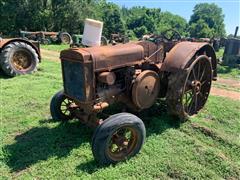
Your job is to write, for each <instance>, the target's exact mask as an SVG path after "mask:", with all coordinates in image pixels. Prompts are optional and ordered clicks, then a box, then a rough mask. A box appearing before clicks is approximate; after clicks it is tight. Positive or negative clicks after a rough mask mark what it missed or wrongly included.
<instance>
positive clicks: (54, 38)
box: [20, 31, 72, 45]
mask: <svg viewBox="0 0 240 180" xmlns="http://www.w3.org/2000/svg"><path fill="white" fill-rule="evenodd" d="M20 37H21V38H23V39H27V40H33V41H38V42H40V43H41V44H45V45H47V44H52V43H56V44H61V43H62V44H71V43H72V37H71V35H70V34H68V33H67V32H46V31H36V32H30V31H20Z"/></svg>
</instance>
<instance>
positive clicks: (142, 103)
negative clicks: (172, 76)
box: [132, 70, 160, 109]
mask: <svg viewBox="0 0 240 180" xmlns="http://www.w3.org/2000/svg"><path fill="white" fill-rule="evenodd" d="M159 90H160V78H159V76H158V74H157V73H156V72H154V71H151V70H146V71H143V72H141V73H140V74H139V75H138V76H137V78H136V80H135V82H134V84H133V88H132V101H133V103H134V105H135V106H136V107H137V108H138V109H146V108H149V107H151V106H152V105H153V104H154V102H155V100H156V99H157V97H158V95H159Z"/></svg>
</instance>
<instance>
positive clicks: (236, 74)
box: [217, 65, 240, 80]
mask: <svg viewBox="0 0 240 180" xmlns="http://www.w3.org/2000/svg"><path fill="white" fill-rule="evenodd" d="M217 71H218V76H219V77H222V78H232V79H238V80H240V69H239V68H233V67H230V66H223V65H218V67H217Z"/></svg>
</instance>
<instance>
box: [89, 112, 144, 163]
mask: <svg viewBox="0 0 240 180" xmlns="http://www.w3.org/2000/svg"><path fill="white" fill-rule="evenodd" d="M123 130H124V131H125V133H126V130H131V131H130V132H131V133H133V134H134V136H133V137H132V136H131V139H130V140H128V142H127V145H126V144H125V147H124V149H125V148H126V149H125V150H123V148H122V149H121V150H120V151H119V152H117V153H119V154H116V152H110V151H109V149H110V146H109V143H112V144H111V145H114V143H113V138H116V136H118V138H122V137H120V135H119V134H118V133H120V131H123ZM122 133H123V132H122ZM117 134H118V135H117ZM125 135H126V134H125ZM125 135H124V136H125ZM131 135H132V134H131ZM121 136H123V134H121ZM145 137H146V130H145V126H144V123H143V122H142V120H141V119H140V118H138V117H137V116H135V115H133V114H129V113H119V114H115V115H113V116H110V117H109V118H108V119H106V120H105V121H104V122H103V123H102V124H101V125H99V126H98V127H97V129H96V130H95V132H94V135H93V139H92V152H93V156H94V158H95V159H96V160H97V161H98V162H99V163H100V164H115V163H117V162H120V161H124V160H126V159H129V158H130V157H133V156H135V155H136V154H137V153H138V152H139V151H140V149H141V147H142V145H143V143H144V141H145ZM124 138H125V140H124V142H122V144H124V143H125V142H126V137H124ZM119 142H120V141H118V143H119ZM128 143H129V144H128ZM115 145H116V144H115ZM111 147H112V146H111ZM118 148H120V147H118V146H117V150H116V151H118ZM128 148H130V149H128ZM121 151H122V152H121ZM123 151H129V152H127V153H126V152H125V153H126V154H125V153H124V154H121V153H123Z"/></svg>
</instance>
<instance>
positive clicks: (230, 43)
mask: <svg viewBox="0 0 240 180" xmlns="http://www.w3.org/2000/svg"><path fill="white" fill-rule="evenodd" d="M237 33H238V26H237V27H236V29H235V33H234V36H233V38H228V39H226V41H225V50H224V54H223V58H222V62H223V64H224V65H227V66H233V67H240V39H239V38H237Z"/></svg>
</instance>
